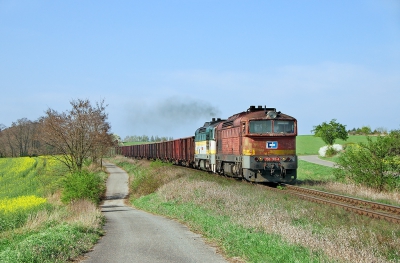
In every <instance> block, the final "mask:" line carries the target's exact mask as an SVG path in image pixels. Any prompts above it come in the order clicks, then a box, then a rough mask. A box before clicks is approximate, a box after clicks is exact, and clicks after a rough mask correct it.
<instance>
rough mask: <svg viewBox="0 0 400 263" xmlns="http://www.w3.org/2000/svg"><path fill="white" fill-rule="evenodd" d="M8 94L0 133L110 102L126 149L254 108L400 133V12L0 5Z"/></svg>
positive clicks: (239, 5)
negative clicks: (128, 140)
mask: <svg viewBox="0 0 400 263" xmlns="http://www.w3.org/2000/svg"><path fill="white" fill-rule="evenodd" d="M0 89H1V97H0V98H1V99H0V100H1V102H0V124H4V125H6V126H10V125H11V123H12V122H13V121H16V120H17V119H20V118H28V119H30V120H36V119H38V118H39V117H41V116H44V111H45V110H46V109H48V108H51V109H55V110H57V111H59V112H62V111H65V110H68V109H70V105H69V102H70V101H71V100H73V99H90V100H91V101H92V102H95V101H100V100H102V99H104V100H105V102H106V104H108V105H109V106H108V107H107V112H108V114H109V122H110V123H111V126H112V132H114V133H116V134H118V135H120V136H121V137H122V138H124V137H125V136H127V135H143V134H146V135H149V136H150V135H158V136H172V137H174V138H179V137H186V136H191V135H193V134H194V132H195V130H196V129H197V128H198V127H199V126H201V125H202V124H203V123H204V122H205V121H207V120H209V119H211V118H212V117H221V118H227V117H229V116H231V115H233V114H235V113H238V112H241V111H245V110H246V109H247V108H248V107H249V106H250V105H256V106H257V105H262V106H264V105H266V106H267V107H275V108H277V110H279V111H282V112H284V113H286V114H289V115H291V116H293V117H295V118H297V120H298V127H299V134H311V130H312V128H313V126H315V125H318V124H321V123H322V122H324V121H327V122H329V121H330V120H331V119H337V121H338V122H340V123H342V124H345V125H346V128H347V129H352V128H354V127H356V128H357V127H361V126H370V127H371V128H372V129H376V128H379V127H383V128H386V129H388V130H392V129H400V1H399V0H374V1H372V0H360V1H358V0H350V1H349V0H335V1H333V0H331V1H328V0H327V1H320V0H315V1H306V0H305V1H302V0H297V1H294V0H293V1H289V0H288V1H285V0H283V1H268V0H262V1H235V0H226V1H223V0H221V1H218V0H212V1H208V0H201V1H200V0H193V1H192V0H180V1H174V0H168V1H152V0H148V1H9V0H0Z"/></svg>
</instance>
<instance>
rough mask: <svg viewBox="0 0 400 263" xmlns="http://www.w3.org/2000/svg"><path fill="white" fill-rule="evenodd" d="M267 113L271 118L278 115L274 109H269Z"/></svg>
mask: <svg viewBox="0 0 400 263" xmlns="http://www.w3.org/2000/svg"><path fill="white" fill-rule="evenodd" d="M267 115H268V116H269V117H270V118H271V119H275V118H276V116H278V114H277V113H276V111H269V112H268V113H267Z"/></svg>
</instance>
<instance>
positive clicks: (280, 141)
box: [119, 106, 297, 183]
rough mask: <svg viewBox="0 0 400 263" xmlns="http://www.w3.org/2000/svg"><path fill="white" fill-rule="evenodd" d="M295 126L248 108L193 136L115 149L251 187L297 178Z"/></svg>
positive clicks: (265, 111)
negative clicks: (256, 184)
mask: <svg viewBox="0 0 400 263" xmlns="http://www.w3.org/2000/svg"><path fill="white" fill-rule="evenodd" d="M296 136H297V120H296V119H295V118H293V117H291V116H289V115H286V114H284V113H282V112H280V111H276V109H275V108H266V107H262V106H258V107H255V106H250V108H249V109H248V110H247V111H244V112H241V113H238V114H235V115H233V116H231V117H229V118H228V119H219V118H218V119H215V118H213V119H212V120H211V121H209V122H206V123H204V125H203V126H202V127H200V128H198V129H197V130H196V132H195V135H194V136H191V137H187V138H181V139H176V140H173V141H167V142H158V143H151V144H141V145H132V146H121V147H119V148H120V149H119V150H120V153H121V154H123V155H125V156H127V157H134V158H147V159H160V160H164V161H169V162H173V163H175V164H179V165H184V166H190V167H194V168H197V169H201V170H205V171H209V172H213V173H218V174H221V175H225V176H229V177H234V178H238V179H245V180H247V181H250V182H255V183H265V182H274V183H293V182H294V181H295V180H296V177H297V156H296Z"/></svg>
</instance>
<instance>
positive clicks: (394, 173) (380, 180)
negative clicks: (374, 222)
mask: <svg viewBox="0 0 400 263" xmlns="http://www.w3.org/2000/svg"><path fill="white" fill-rule="evenodd" d="M367 140H368V142H367V143H359V144H357V145H353V146H349V147H347V148H346V151H345V152H344V153H342V154H341V156H339V159H338V160H337V164H338V168H337V169H335V170H334V173H335V176H336V177H337V178H338V179H348V180H350V181H353V182H355V183H359V184H362V185H366V186H368V187H372V188H375V189H377V190H379V191H382V190H393V189H395V188H398V187H399V185H400V158H399V155H400V132H399V131H392V132H391V133H390V134H389V135H387V136H378V137H377V139H376V140H374V141H373V140H372V139H371V138H369V137H368V138H367Z"/></svg>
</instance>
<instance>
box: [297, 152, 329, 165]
mask: <svg viewBox="0 0 400 263" xmlns="http://www.w3.org/2000/svg"><path fill="white" fill-rule="evenodd" d="M298 158H299V160H303V161H307V162H310V163H315V164H319V165H325V166H329V167H334V166H335V163H334V162H331V161H325V160H322V159H320V158H319V157H318V155H299V156H298Z"/></svg>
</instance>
